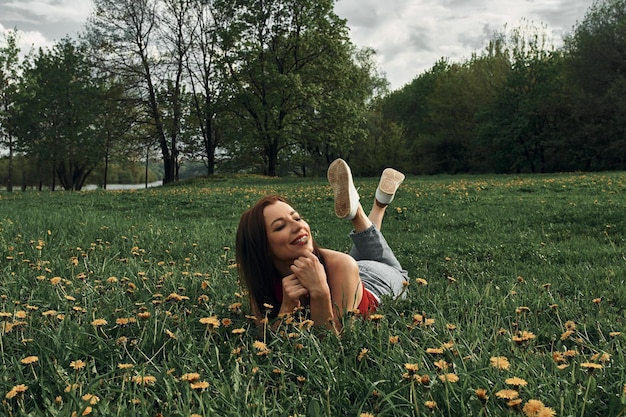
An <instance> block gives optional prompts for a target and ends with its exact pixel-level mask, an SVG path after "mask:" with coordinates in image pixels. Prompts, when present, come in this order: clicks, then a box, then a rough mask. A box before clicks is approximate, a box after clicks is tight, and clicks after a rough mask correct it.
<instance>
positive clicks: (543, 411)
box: [535, 407, 556, 417]
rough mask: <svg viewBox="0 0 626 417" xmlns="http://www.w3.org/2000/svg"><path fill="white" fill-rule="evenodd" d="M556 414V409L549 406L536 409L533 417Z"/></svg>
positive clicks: (545, 416)
mask: <svg viewBox="0 0 626 417" xmlns="http://www.w3.org/2000/svg"><path fill="white" fill-rule="evenodd" d="M554 416H556V411H554V409H552V408H550V407H543V408H542V409H541V410H539V411H537V414H535V417H554Z"/></svg>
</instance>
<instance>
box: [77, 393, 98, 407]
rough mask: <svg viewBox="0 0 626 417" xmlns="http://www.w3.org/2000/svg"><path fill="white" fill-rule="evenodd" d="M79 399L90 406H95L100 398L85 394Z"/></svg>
mask: <svg viewBox="0 0 626 417" xmlns="http://www.w3.org/2000/svg"><path fill="white" fill-rule="evenodd" d="M81 399H82V400H83V401H85V402H88V403H89V404H91V405H96V404H98V403H99V402H100V397H98V396H97V395H93V394H85V395H83V396H82V397H81Z"/></svg>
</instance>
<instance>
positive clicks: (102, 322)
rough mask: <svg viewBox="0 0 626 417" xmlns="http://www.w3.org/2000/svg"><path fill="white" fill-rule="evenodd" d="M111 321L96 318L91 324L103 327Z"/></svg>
mask: <svg viewBox="0 0 626 417" xmlns="http://www.w3.org/2000/svg"><path fill="white" fill-rule="evenodd" d="M108 323H109V322H108V321H106V320H105V319H95V320H94V321H92V322H91V325H92V326H94V327H101V326H106V325H107V324H108Z"/></svg>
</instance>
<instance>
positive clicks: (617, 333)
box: [609, 332, 622, 337]
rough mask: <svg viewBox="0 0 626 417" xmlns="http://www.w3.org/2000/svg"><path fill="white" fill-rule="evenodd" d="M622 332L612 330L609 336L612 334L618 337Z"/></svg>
mask: <svg viewBox="0 0 626 417" xmlns="http://www.w3.org/2000/svg"><path fill="white" fill-rule="evenodd" d="M620 334H622V332H611V333H609V336H611V337H617V336H619V335H620Z"/></svg>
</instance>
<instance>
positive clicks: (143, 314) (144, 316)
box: [137, 311, 152, 320]
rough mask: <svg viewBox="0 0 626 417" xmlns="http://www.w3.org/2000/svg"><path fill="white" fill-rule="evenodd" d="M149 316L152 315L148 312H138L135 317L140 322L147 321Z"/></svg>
mask: <svg viewBox="0 0 626 417" xmlns="http://www.w3.org/2000/svg"><path fill="white" fill-rule="evenodd" d="M151 315H152V313H150V312H149V311H140V312H139V313H137V317H139V318H140V319H142V320H148V319H149V318H150V316H151Z"/></svg>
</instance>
